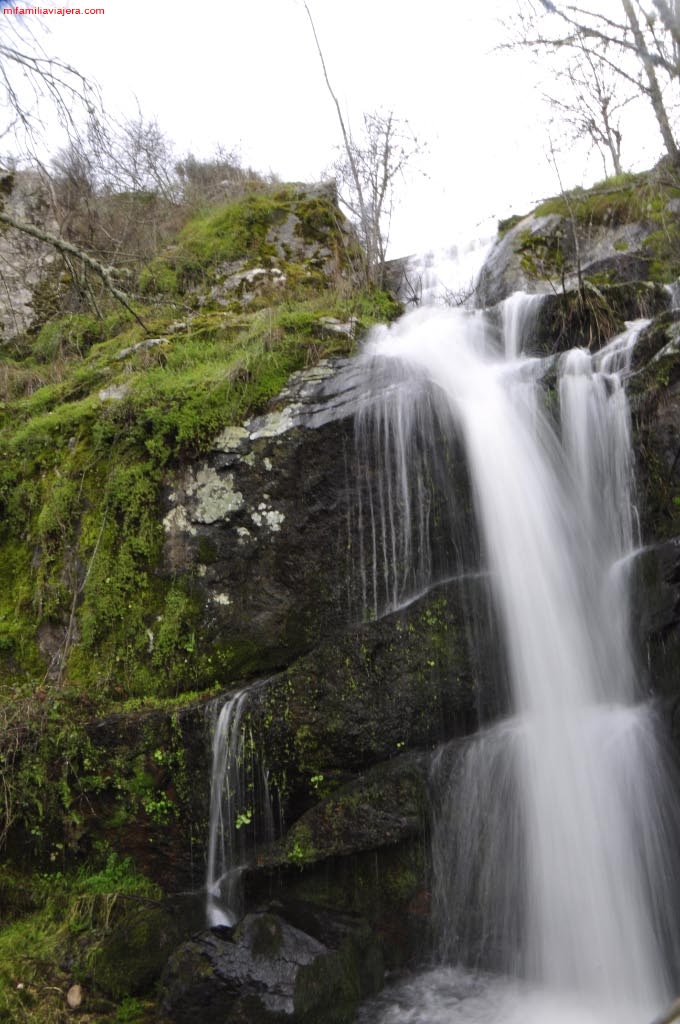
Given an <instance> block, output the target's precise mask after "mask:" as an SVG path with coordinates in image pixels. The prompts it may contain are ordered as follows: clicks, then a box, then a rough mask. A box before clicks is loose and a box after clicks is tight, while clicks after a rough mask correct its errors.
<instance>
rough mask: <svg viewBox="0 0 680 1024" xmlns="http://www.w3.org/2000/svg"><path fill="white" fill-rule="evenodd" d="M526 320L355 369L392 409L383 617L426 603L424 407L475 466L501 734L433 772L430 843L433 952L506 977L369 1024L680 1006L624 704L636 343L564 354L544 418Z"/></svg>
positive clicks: (577, 1016)
mask: <svg viewBox="0 0 680 1024" xmlns="http://www.w3.org/2000/svg"><path fill="white" fill-rule="evenodd" d="M527 307H528V302H524V301H523V300H522V299H518V300H515V303H514V305H510V306H509V307H508V315H504V318H503V319H504V332H503V334H502V336H501V337H500V338H499V337H498V336H497V335H495V334H494V332H493V330H492V328H491V326H490V324H489V321H488V320H487V318H486V316H485V315H483V314H475V315H472V314H469V313H464V312H460V311H451V310H435V309H426V310H419V311H416V312H415V313H412V314H409V315H408V316H406V317H404V318H403V319H402V320H401V321H400V322H399V323H397V324H396V325H394V326H393V327H391V328H389V329H388V328H383V329H380V330H378V331H377V332H376V333H375V334H374V335H373V338H372V341H371V343H370V345H369V347H368V350H367V360H368V367H370V368H371V369H372V372H373V373H376V372H379V374H380V381H381V390H382V394H383V395H385V394H387V395H388V396H389V398H388V400H383V401H381V402H377V403H376V402H374V403H373V404H374V407H375V408H378V409H379V413H378V415H379V417H380V423H381V426H380V430H378V431H375V432H374V439H375V441H377V442H380V443H381V444H382V445H383V448H382V451H381V454H380V456H379V457H380V458H381V459H383V461H384V464H385V467H386V476H387V478H388V479H387V483H385V484H384V485H383V487H384V488H386V490H385V491H384V493H383V497H382V498H380V497H379V498H378V502H379V504H380V510H379V514H378V515H376V513H375V510H374V509H371V510H370V511H371V516H370V522H371V523H372V527H371V533H372V538H373V540H372V545H373V546H372V552H371V554H372V557H373V566H374V570H373V571H374V573H376V574H378V573H379V572H380V571H382V573H383V574H384V577H385V580H384V597H385V606H390V604H392V606H393V605H394V602H395V601H396V600H397V599H398V598H401V600H403V599H404V597H405V592H406V591H407V590H408V587H409V585H410V586H415V584H416V582H418V583H419V585H421V586H422V577H423V575H424V574H426V572H427V570H428V567H429V566H430V565H431V564H432V562H433V560H434V556H433V554H432V552H427V551H424V550H421V549H422V548H424V547H426V545H427V541H428V538H429V527H428V522H427V516H428V509H427V506H425V508H422V507H420V508H419V507H418V502H417V500H414V496H415V498H416V499H417V498H418V495H419V494H422V496H423V500H424V501H429V500H431V498H430V497H429V494H430V491H429V490H428V488H427V486H426V482H428V481H429V482H431V480H432V477H433V474H432V472H430V471H428V472H423V469H422V465H423V463H422V462H421V463H420V464H419V463H418V460H417V459H416V458H415V457H414V456H415V454H416V452H415V449H414V448H413V447H409V444H408V440H407V435H408V432H409V431H410V430H411V429H412V427H413V424H416V423H417V424H418V425H419V428H420V429H421V431H422V429H423V421H424V419H423V412H422V410H423V409H429V408H431V407H432V405H434V406H435V407H436V408H438V409H441V408H442V406H444V407H445V408H446V410H447V411H448V415H449V419H448V429H450V430H452V431H453V432H454V433H455V434H456V435H457V437H458V438H459V439H460V440H462V442H463V447H464V451H465V457H466V459H467V465H468V471H469V475H470V480H471V486H472V491H473V496H474V506H475V509H476V515H477V521H478V527H479V534H480V541H481V548H482V551H483V563H482V566H481V567H480V568H482V570H484V571H487V572H488V577H489V580H490V586H491V593H492V597H493V602H494V605H495V608H496V613H497V616H498V619H499V620H500V623H501V628H502V635H503V640H504V647H505V656H506V659H507V664H508V669H509V675H510V679H511V686H512V717H511V718H510V719H508V720H506V721H504V722H502V723H500V724H497V725H495V726H492V727H491V728H489V729H488V730H486V731H484V732H482V733H480V734H479V735H478V736H477V737H475V738H474V740H473V741H471V742H470V743H468V744H467V745H466V747H465V750H464V751H463V753H462V754H461V755H460V756H459V757H458V758H457V759H456V758H454V759H453V768H452V769H451V770H450V771H449V768H445V767H444V766H443V765H439V766H438V768H437V779H436V781H437V783H438V785H439V787H440V792H441V794H442V795H441V808H440V813H439V817H438V823H437V826H436V828H435V834H434V838H433V859H434V868H435V879H434V902H435V909H436V914H437V919H438V922H439V927H440V948H441V951H442V953H443V955H444V956H445V957H446V958H448V959H449V960H451V959H454V960H455V959H459V960H460V961H461V962H466V963H477V964H479V965H481V966H485V965H486V966H491V967H493V968H494V969H497V970H499V971H501V972H502V973H503V975H504V976H505V980H501V979H495V980H493V981H484V980H482V981H480V982H474V985H473V982H472V980H471V978H470V975H468V974H465V973H464V972H463V973H461V972H460V971H458V972H457V973H455V972H454V974H452V973H451V972H448V973H447V971H446V970H440V971H438V972H434V973H433V974H432V975H430V976H428V977H429V982H427V981H423V979H419V980H418V981H416V982H414V983H411V984H406V985H405V986H402V988H401V989H400V990H399V991H398V992H397V993H396V994H395V995H394V997H393V998H394V1001H393V1002H392V1003H390V1002H389V999H390V997H389V996H388V997H383V998H381V1000H379V1001H378V1003H377V1004H375V1006H374V1007H373V1009H370V1010H367V1011H365V1014H364V1016H363V1017H362V1018H361V1019H362V1020H364V1019H365V1020H380V1021H381V1022H384V1024H388V1022H392V1021H395V1022H396V1021H400V1022H401V1021H414V1022H415V1021H418V1022H423V1024H425V1022H428V1024H435V1022H439V1021H442V1022H443V1021H447V1022H449V1021H451V1022H453V1021H459V1020H460V1021H473V1020H474V1021H480V1020H485V1021H490V1020H498V1021H504V1022H505V1021H507V1022H514V1021H515V1020H518V1021H519V1020H522V1021H526V1020H527V1019H529V1020H531V1019H536V1020H537V1021H538V1020H541V1022H545V1021H546V1020H548V1021H551V1022H555V1021H562V1020H564V1021H566V1022H570V1024H571V1022H572V1021H573V1022H576V1021H579V1022H585V1021H589V1020H593V1021H598V1022H601V1021H606V1022H610V1021H611V1022H614V1021H616V1022H617V1024H620V1022H621V1021H622V1020H623V1021H630V1022H631V1024H633V1022H635V1024H645V1022H648V1021H650V1020H651V1019H652V1018H653V1017H654V1016H655V1015H656V1014H657V1013H659V1012H660V1011H661V1010H662V1009H663V1008H664V1006H665V1005H666V1004H667V1002H668V1001H669V1000H670V998H671V997H672V996H674V995H677V994H678V993H677V992H674V991H673V989H672V984H673V982H672V980H671V979H672V978H673V976H674V975H675V976H677V966H678V965H677V964H676V965H675V968H676V969H675V972H673V971H672V970H671V969H670V968H672V966H673V965H672V964H669V959H672V957H673V956H677V952H678V943H677V924H676V914H677V905H678V896H677V891H676V890H677V883H678V878H677V874H676V871H675V866H674V865H675V849H674V845H675V841H676V837H677V832H676V831H675V828H676V822H677V813H676V811H675V800H676V795H675V793H674V792H673V791H672V784H671V779H670V776H669V774H668V769H667V766H666V763H665V760H664V755H663V753H662V750H661V748H660V746H659V745H658V743H657V740H656V723H655V721H654V716H653V714H652V713H651V711H650V709H649V707H646V706H644V705H638V704H636V703H635V702H636V700H638V699H639V697H640V694H639V693H637V688H636V679H635V675H636V674H635V670H634V663H633V657H632V652H631V651H630V649H629V639H628V638H629V634H630V628H629V626H630V624H629V608H628V579H627V567H628V566H629V565H630V564H631V558H630V555H631V552H632V551H633V548H634V544H635V536H634V515H633V512H632V504H631V482H632V469H631V455H630V422H629V413H628V406H627V402H626V398H625V392H624V389H623V387H622V384H621V380H620V378H619V373H620V372H621V371H623V370H625V368H626V361H627V359H628V357H629V353H630V351H631V348H632V345H633V344H634V340H635V336H636V333H637V332H638V331H639V329H640V325H639V324H635V325H632V326H631V329H630V330H629V331H628V332H626V334H625V335H623V336H621V337H620V338H618V339H615V340H614V341H613V342H612V343H611V345H610V346H608V347H607V349H606V350H604V351H603V352H601V353H599V354H598V355H597V356H596V357H594V358H592V357H591V356H590V354H588V353H587V352H585V351H582V350H576V351H573V352H571V353H568V354H567V355H565V356H562V357H561V359H560V365H559V385H558V388H557V392H556V398H557V400H558V405H559V410H558V412H559V415H556V414H555V412H554V410H553V409H552V406H554V405H555V398H553V401H552V403H550V402H546V400H545V398H544V395H543V391H542V389H541V386H540V379H541V377H542V376H543V375H544V374H545V372H546V370H547V368H548V365H547V364H546V362H545V361H543V362H542V361H540V360H536V359H529V358H525V357H522V356H521V353H522V351H523V338H522V331H524V330H526V326H527V313H534V312H535V300H533V301H532V309H531V310H529V309H528V308H527ZM370 415H371V414H370V413H366V418H367V419H368V418H370ZM425 419H427V417H425ZM437 423H438V428H439V429H440V430H441V428H442V424H443V425H445V426H446V423H447V420H446V417H445V416H442V415H439V416H438V418H437ZM395 442H396V444H395ZM431 444H432V445H437V446H440V445H441V438H439V437H437V436H436V435H435V434H434V433H433V434H432V438H431ZM388 448H389V449H390V450H389V451H388V450H387V449H388ZM379 493H380V492H379ZM447 500H448V502H449V504H455V501H456V495H455V494H454V495H451V496H449V498H448V499H447ZM414 537H415V538H416V542H415V550H413V548H414V541H413V539H412V538H414ZM396 556H398V558H397V563H398V567H397V565H394V567H393V563H391V561H390V559H391V558H395V557H396ZM377 566H380V567H381V568H380V569H378V568H376V567H377ZM369 589H370V588H369ZM380 590H381V588H380V586H379V585H378V582H377V580H374V582H373V585H372V590H371V593H372V594H373V595H374V597H375V595H377V594H379V593H380ZM378 603H379V602H378V600H377V598H376V600H375V605H376V607H375V609H374V610H376V611H378V610H379V609H378V607H377V606H378ZM445 760H446V758H444V757H443V761H445ZM449 760H450V759H449ZM513 975H514V976H515V978H516V979H522V980H521V981H519V980H515V981H512V980H511V978H512V976H513ZM470 986H473V987H474V989H475V993H476V994H475V996H474V998H469V997H468V996H466V995H465V990H466V988H467V989H469V988H470ZM461 993H462V994H461ZM366 1014H368V1016H366ZM371 1014H372V1016H371Z"/></svg>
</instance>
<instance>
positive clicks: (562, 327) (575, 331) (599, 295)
mask: <svg viewBox="0 0 680 1024" xmlns="http://www.w3.org/2000/svg"><path fill="white" fill-rule="evenodd" d="M669 302H670V297H669V294H668V292H667V290H666V289H665V288H663V287H662V286H661V285H656V284H650V283H648V282H644V281H637V282H632V283H628V284H614V285H605V286H603V287H599V288H598V287H595V286H592V285H588V284H587V283H586V285H585V287H584V289H583V290H582V291H580V292H579V291H567V292H564V293H563V294H560V295H546V296H545V298H544V299H543V301H542V303H541V307H540V309H539V312H538V316H537V318H536V324H535V327H534V330H533V339H532V341H531V342H530V343H529V346H528V348H527V351H529V352H536V353H538V354H540V355H553V354H555V353H558V352H564V351H567V350H568V349H570V348H575V347H581V348H587V349H590V351H592V352H597V351H598V349H600V348H601V347H602V346H603V345H606V344H607V342H608V341H610V340H611V339H612V337H614V335H615V334H618V333H620V332H621V331H623V330H624V328H625V322H626V321H627V320H636V319H638V318H644V317H652V316H656V315H657V314H659V313H661V312H662V311H664V310H666V309H668V305H669Z"/></svg>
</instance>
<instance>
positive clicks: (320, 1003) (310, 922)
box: [160, 905, 383, 1024]
mask: <svg viewBox="0 0 680 1024" xmlns="http://www.w3.org/2000/svg"><path fill="white" fill-rule="evenodd" d="M277 909H278V912H272V911H265V912H258V913H253V914H249V915H247V916H246V917H245V918H244V919H243V921H242V922H241V923H240V924H239V926H238V928H236V929H235V931H234V932H233V933H232V934H225V933H223V930H213V931H211V932H204V933H202V934H200V935H197V936H196V937H195V938H194V939H192V940H191V941H189V942H187V943H186V944H184V945H183V946H180V948H179V949H178V950H177V951H176V952H175V953H174V954H173V956H172V957H171V958H170V961H169V962H168V966H167V968H166V971H165V974H164V977H163V982H162V997H161V1003H160V1007H161V1009H160V1019H161V1020H163V1021H167V1022H169V1024H170V1022H171V1024H189V1021H192V1022H193V1021H195V1020H196V1019H197V1017H200V1019H201V1020H202V1021H205V1022H206V1024H236V1022H239V1024H246V1022H248V1024H284V1022H287V1024H296V1022H299V1024H321V1022H324V1024H325V1022H330V1024H349V1022H350V1021H351V1020H353V1018H354V1014H355V1011H356V1009H357V1006H358V1004H359V1002H360V1000H361V999H362V998H365V997H367V996H368V995H371V994H373V993H374V992H375V991H376V990H377V989H378V988H379V987H380V985H381V984H382V975H383V967H382V960H381V956H380V951H379V949H378V948H377V945H376V943H375V940H374V939H373V938H372V936H371V933H370V931H369V929H368V928H367V926H366V924H365V922H362V921H361V919H357V918H351V917H349V916H348V915H340V914H332V913H330V912H321V911H319V910H318V909H317V908H311V907H310V908H307V907H304V906H301V905H298V906H295V905H292V906H290V907H288V908H285V907H279V908H277ZM291 919H292V921H291Z"/></svg>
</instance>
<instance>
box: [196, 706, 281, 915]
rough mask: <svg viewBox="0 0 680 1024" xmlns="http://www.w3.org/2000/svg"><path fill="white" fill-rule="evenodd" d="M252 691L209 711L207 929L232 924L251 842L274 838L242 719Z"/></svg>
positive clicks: (263, 784) (265, 785)
mask: <svg viewBox="0 0 680 1024" xmlns="http://www.w3.org/2000/svg"><path fill="white" fill-rule="evenodd" d="M251 696H252V693H251V692H250V691H248V690H240V691H238V692H237V693H235V694H233V695H232V696H231V697H229V698H227V700H226V701H224V703H223V704H222V705H221V706H220V707H219V711H218V710H217V708H218V705H214V706H213V708H212V713H213V716H214V721H213V725H212V770H211V778H210V823H209V828H208V853H207V870H206V880H205V892H206V920H207V923H208V926H209V927H216V926H218V925H227V926H229V927H231V926H233V925H235V924H236V922H237V921H238V920H239V918H240V917H241V915H242V912H243V894H242V885H241V881H242V875H243V871H244V869H245V867H246V863H247V860H248V853H249V851H252V849H253V847H254V844H255V841H256V839H257V838H258V837H259V838H261V839H263V840H264V841H265V842H267V841H271V840H272V839H273V838H274V832H275V829H274V815H273V809H272V801H271V797H270V793H269V782H268V775H267V771H266V768H265V766H264V765H263V764H262V763H261V761H260V759H259V758H258V756H257V754H256V752H255V749H254V744H253V740H252V735H251V733H250V730H249V729H248V728H247V727H246V722H245V715H246V712H247V710H248V702H249V700H250V698H251Z"/></svg>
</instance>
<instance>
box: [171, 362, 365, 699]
mask: <svg viewBox="0 0 680 1024" xmlns="http://www.w3.org/2000/svg"><path fill="white" fill-rule="evenodd" d="M355 405H356V378H355V377H353V375H352V372H351V370H350V369H349V366H348V365H346V364H344V363H341V362H335V363H331V362H326V363H323V364H321V365H319V366H317V367H316V368H315V369H314V370H312V371H309V372H306V373H302V374H297V375H295V378H294V379H293V380H292V381H291V384H290V385H289V387H288V388H287V389H286V391H284V392H283V393H282V395H281V396H280V398H279V400H278V401H277V403H276V406H275V407H274V408H273V409H272V410H271V411H270V412H269V413H267V414H266V415H265V416H261V417H258V418H256V419H253V420H250V421H249V422H248V423H246V424H244V425H243V426H240V427H230V428H227V429H226V430H225V431H223V432H222V434H220V436H219V437H217V438H216V439H215V442H214V446H213V450H212V452H211V453H210V454H209V455H208V457H207V458H205V459H202V460H201V461H200V462H199V463H196V464H190V465H187V466H185V467H184V468H183V469H182V470H181V471H180V472H179V473H178V475H177V476H176V478H175V479H173V480H172V481H170V482H169V485H168V489H167V492H166V510H165V513H164V518H163V526H164V530H165V559H164V562H165V568H166V569H167V571H168V572H171V573H173V574H178V573H179V574H186V575H191V576H192V577H193V580H194V581H195V589H196V592H197V594H198V595H199V599H200V602H201V606H202V629H203V634H202V636H203V642H204V643H206V642H207V643H208V644H211V645H213V646H214V649H215V659H216V661H217V663H218V665H219V668H220V675H221V677H222V678H223V679H225V680H226V679H229V678H233V679H238V678H242V677H243V676H247V675H253V674H255V673H258V672H259V673H261V672H265V671H268V670H270V669H273V668H276V667H281V666H284V665H286V664H288V663H289V662H290V661H291V660H292V659H293V658H294V657H295V656H296V655H297V654H299V653H301V652H302V651H304V650H308V649H309V648H310V647H312V646H313V645H314V644H315V643H316V642H317V641H318V639H319V638H320V637H321V636H322V635H324V634H326V633H328V632H329V631H330V632H334V631H337V629H338V628H339V627H341V626H342V624H343V623H344V622H346V621H347V619H348V616H349V608H350V605H351V593H349V594H348V578H351V574H349V573H348V568H349V565H348V551H349V549H350V546H351V543H350V537H349V533H348V516H349V511H350V497H349V491H348V486H349V485H348V472H351V462H352V458H353V422H352V418H351V416H352V413H353V411H354V408H355ZM350 589H351V583H350Z"/></svg>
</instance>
